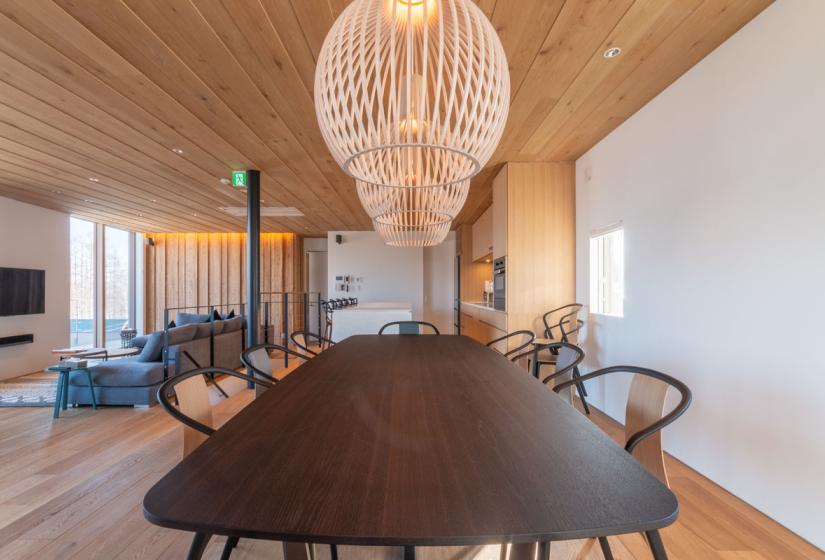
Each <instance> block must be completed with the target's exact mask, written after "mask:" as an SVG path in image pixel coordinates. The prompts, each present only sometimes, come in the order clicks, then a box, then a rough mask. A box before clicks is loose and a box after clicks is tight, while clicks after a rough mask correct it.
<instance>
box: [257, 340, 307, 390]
mask: <svg viewBox="0 0 825 560" xmlns="http://www.w3.org/2000/svg"><path fill="white" fill-rule="evenodd" d="M270 352H281V353H283V354H286V355H287V356H292V357H294V358H298V360H297V362H296V363H295V364H293V365H291V366H289V367H287V368H286V371H287V372H290V371H292V370H293V369H295V368H296V367H298V366H299V365H301V364H303V363H305V362H307V361H308V360H311V359H312V356H308V355H307V354H303V353H301V352H296V351H295V350H291V349H289V348H286V347H284V346H281V345H280V344H258V345H257V346H252V347H250V348H247V349H246V350H244V351H243V352H241V363H242V364H243V365H244V367H245V368H246V372H247V373H248V374H249V375H251V376H254V377H261V378H263V379H265V380H266V381H268V382H269V383H270V384H273V383H277V382H278V379H276V378H275V372H274V370H273V368H272V358H270V356H269V354H270Z"/></svg>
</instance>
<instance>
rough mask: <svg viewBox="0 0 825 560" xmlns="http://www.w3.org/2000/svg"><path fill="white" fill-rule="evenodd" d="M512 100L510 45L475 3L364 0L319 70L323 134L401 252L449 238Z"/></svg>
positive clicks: (336, 29)
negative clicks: (507, 53)
mask: <svg viewBox="0 0 825 560" xmlns="http://www.w3.org/2000/svg"><path fill="white" fill-rule="evenodd" d="M509 99H510V78H509V72H508V68H507V59H506V57H505V54H504V49H503V47H502V45H501V41H500V40H499V38H498V35H497V34H496V32H495V30H494V29H493V26H492V25H491V24H490V22H489V20H487V18H486V17H485V16H484V14H483V13H482V12H481V10H480V9H479V8H478V7H477V6H476V5H475V4H474V3H473V2H472V1H471V0H355V1H354V2H353V3H352V4H350V5H349V6H348V7H347V8H346V9H345V10H344V11H343V13H342V14H341V16H340V17H339V18H338V19H337V20H336V21H335V23H334V24H333V26H332V29H331V30H330V32H329V34H328V35H327V38H326V40H325V41H324V45H323V47H322V49H321V53H320V56H319V58H318V65H317V68H316V72H315V109H316V113H317V117H318V123H319V125H320V128H321V133H322V135H323V138H324V140H325V142H326V144H327V146H328V147H329V149H330V152H331V153H332V155H333V157H334V158H335V160H336V161H337V162H338V164H339V165H340V166H341V168H342V169H343V170H344V171H345V172H346V173H347V174H349V175H350V176H351V177H353V178H354V179H355V180H356V186H357V190H358V195H359V198H360V200H361V202H362V204H363V205H364V208H365V209H366V210H367V213H368V214H369V216H370V218H372V220H373V224H374V225H375V227H376V230H377V231H378V232H379V233H380V234H381V235H382V237H383V238H384V240H385V241H386V242H387V243H389V244H392V245H403V246H427V245H435V244H438V243H440V242H441V241H443V239H444V237H445V236H446V234H447V232H449V228H450V223H451V222H452V220H453V219H454V218H455V216H456V215H457V214H458V212H459V211H460V210H461V208H462V206H463V205H464V202H465V200H466V198H467V192H468V190H469V186H470V178H471V177H473V176H474V175H475V174H476V173H478V172H479V171H480V170H481V169H482V168H483V167H484V165H485V164H486V163H487V161H488V160H489V159H490V157H491V156H492V154H493V152H494V150H495V148H496V146H497V145H498V142H499V140H500V139H501V135H502V132H503V131H504V124H505V122H506V120H507V111H508V106H509ZM445 223H446V225H445ZM442 233H443V235H442Z"/></svg>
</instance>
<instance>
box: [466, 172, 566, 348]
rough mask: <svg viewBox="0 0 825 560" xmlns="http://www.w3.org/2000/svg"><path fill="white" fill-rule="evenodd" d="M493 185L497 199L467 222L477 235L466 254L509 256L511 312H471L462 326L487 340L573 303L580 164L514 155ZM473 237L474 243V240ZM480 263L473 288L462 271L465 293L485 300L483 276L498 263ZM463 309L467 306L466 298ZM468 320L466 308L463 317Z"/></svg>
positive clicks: (472, 275)
mask: <svg viewBox="0 0 825 560" xmlns="http://www.w3.org/2000/svg"><path fill="white" fill-rule="evenodd" d="M492 188H493V204H492V206H491V207H490V208H488V209H487V211H485V212H484V214H482V215H481V217H480V218H479V219H478V220H477V221H476V223H475V224H473V225H472V226H462V227H466V228H468V229H469V228H470V227H471V228H472V240H470V239H466V238H465V239H462V246H463V247H465V252H464V253H463V255H467V253H470V254H472V259H473V261H476V260H477V259H485V258H490V257H492V258H500V257H506V258H507V276H506V294H505V305H506V311H507V312H506V313H501V312H499V313H498V317H499V319H497V320H498V322H495V321H491V320H489V317H488V318H487V319H482V318H481V317H480V316H479V315H478V314H473V313H471V312H467V315H469V322H467V326H466V328H462V334H466V335H467V336H470V337H472V338H475V339H476V340H479V341H482V342H489V341H490V340H492V339H494V338H496V337H497V336H502V335H503V334H504V333H505V332H513V331H516V330H520V329H528V330H531V331H533V332H535V333H541V332H542V329H543V325H542V323H541V316H542V315H543V314H544V313H545V312H547V311H549V310H550V309H554V308H556V307H560V306H562V305H565V304H568V303H573V302H574V301H575V297H576V291H575V264H576V263H575V258H576V252H575V243H576V199H575V196H576V192H575V169H574V165H573V164H572V163H568V162H563V163H544V162H542V163H520V162H518V163H507V164H505V165H504V167H503V168H502V169H501V171H500V172H499V173H498V175H496V177H495V178H494V179H493V182H492ZM465 233H469V231H466V232H465ZM470 243H472V247H467V245H470ZM491 252H492V255H491V254H490V253H491ZM464 258H465V257H464V256H462V259H464ZM485 264H486V263H485ZM478 266H481V264H479V263H476V262H473V263H472V266H469V267H467V272H468V275H467V276H466V281H467V287H468V288H469V289H467V290H465V278H462V290H461V295H460V297H461V299H462V300H463V301H464V302H467V301H469V302H473V301H478V298H479V295H478V294H479V293H480V292H481V289H482V286H483V279H488V280H489V279H490V272H491V271H490V269H489V268H488V269H484V270H481V271H480V272H479V273H476V270H475V268H476V267H478ZM487 266H490V265H487ZM462 274H464V261H463V260H462ZM462 311H466V310H465V306H464V305H462ZM482 311H484V310H482ZM489 312H490V313H494V312H493V311H492V310H489ZM466 320H468V318H466V317H464V315H462V321H466ZM488 328H493V329H495V332H493V331H489V330H487V329H488Z"/></svg>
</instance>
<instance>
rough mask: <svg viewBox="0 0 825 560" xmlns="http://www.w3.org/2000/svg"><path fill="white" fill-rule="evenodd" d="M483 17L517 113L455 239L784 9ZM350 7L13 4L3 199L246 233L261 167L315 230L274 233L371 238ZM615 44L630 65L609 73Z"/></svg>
mask: <svg viewBox="0 0 825 560" xmlns="http://www.w3.org/2000/svg"><path fill="white" fill-rule="evenodd" d="M475 1H476V3H477V4H478V6H479V7H480V8H481V9H482V11H484V13H485V14H487V16H488V17H489V18H490V19H491V21H492V23H493V25H494V27H495V28H496V29H497V30H498V32H499V34H500V36H501V38H502V43H503V45H504V47H505V51H506V52H507V55H508V62H509V65H510V71H511V82H512V95H511V97H512V104H511V108H510V119H509V121H508V124H507V127H506V130H505V133H504V137H503V139H502V142H501V145H500V146H499V148H498V150H497V151H496V153H495V155H494V156H493V158H492V159H491V161H490V162H489V164H488V166H487V168H486V169H484V170H482V172H481V173H480V174H479V175H478V176H477V177H476V178H475V179H474V180H473V185H472V188H471V190H470V194H469V197H468V201H467V204H466V205H465V208H464V210H463V211H462V212H461V214H460V216H459V217H458V219H457V220H456V222H455V223H456V224H460V223H462V222H464V221H473V220H474V219H475V218H476V217H478V215H479V214H480V213H481V212H482V211H483V210H484V208H485V207H486V206H487V205H489V202H490V183H491V180H492V177H493V176H494V175H495V173H496V172H497V171H498V169H499V168H500V166H501V164H502V163H503V162H505V161H560V160H571V159H575V158H577V157H578V156H580V155H581V154H582V153H583V152H585V151H586V150H587V149H589V148H590V147H592V146H593V145H594V144H595V143H596V142H598V141H599V140H600V139H602V138H603V137H604V136H605V135H607V134H608V133H609V132H610V131H611V130H613V129H614V128H615V127H616V126H618V124H620V123H621V122H623V121H624V120H625V119H627V118H628V117H629V116H630V115H632V114H633V113H634V112H635V111H637V110H638V109H639V108H641V107H642V106H643V105H644V104H645V103H647V102H648V101H649V100H650V99H651V98H653V97H654V96H655V95H657V94H658V93H659V92H661V91H662V90H663V89H664V88H665V87H667V86H668V85H669V84H670V83H672V82H673V81H674V80H676V79H677V78H678V77H679V76H681V75H682V74H683V73H684V72H686V71H687V70H688V69H689V68H690V67H692V66H693V65H694V64H696V62H698V61H699V60H701V59H702V58H703V57H704V56H705V55H707V54H708V53H709V52H710V51H712V50H713V49H714V48H716V46H718V45H719V44H721V42H723V41H724V40H725V39H727V38H728V37H730V35H732V34H733V33H735V32H736V31H737V30H738V29H739V28H740V27H741V26H742V25H744V24H745V23H747V22H748V21H749V20H750V19H751V18H753V17H754V16H755V15H756V14H758V13H759V12H760V11H761V10H763V9H764V8H765V7H766V6H767V5H769V4H770V3H771V0H508V1H506V2H505V1H503V0H475ZM347 5H348V0H257V1H254V2H249V1H246V0H198V1H197V2H192V1H191V0H120V1H111V0H82V1H81V0H42V1H38V2H31V1H30V0H4V1H3V2H2V3H0V195H3V196H9V197H11V198H16V199H18V200H23V201H28V202H32V203H34V204H39V205H41V206H44V207H48V208H54V209H59V210H61V211H69V212H72V213H74V214H76V215H78V216H83V217H87V218H90V219H95V220H98V221H104V222H108V223H112V224H114V225H119V226H122V227H131V228H136V229H142V230H149V231H173V230H178V231H233V230H235V231H237V230H240V229H242V228H243V224H244V222H245V220H243V219H241V218H235V217H232V216H228V215H227V214H225V213H224V212H222V211H220V210H218V208H219V207H221V206H230V205H232V206H241V205H243V204H244V200H245V196H244V195H243V193H240V192H238V191H234V190H232V189H231V188H229V187H227V186H225V185H223V184H222V183H221V182H220V179H221V178H225V177H228V175H229V172H230V171H231V170H232V169H237V168H242V167H257V168H258V169H261V171H262V185H261V186H262V198H263V199H264V200H265V201H266V204H267V205H277V206H295V207H297V208H298V209H300V210H301V211H302V212H304V213H305V214H306V217H305V218H283V219H271V218H264V219H263V220H262V224H263V227H264V228H265V229H268V230H269V231H275V230H284V231H294V232H297V233H301V234H311V235H319V234H323V233H325V232H326V231H328V230H331V229H368V228H369V227H370V223H369V219H368V218H367V216H366V214H365V213H364V212H363V210H362V209H361V206H360V204H359V202H358V198H357V195H356V193H355V188H354V185H353V182H352V180H351V179H350V178H349V177H347V176H346V175H345V174H344V173H343V172H342V171H341V170H340V169H338V166H337V164H335V162H334V160H333V159H332V157H331V155H330V154H329V151H328V150H327V149H326V146H325V145H324V143H323V140H322V137H321V134H320V131H319V130H318V126H317V122H316V120H315V110H314V107H313V98H312V89H313V84H314V72H315V61H316V60H317V57H318V53H319V51H320V48H321V45H322V43H323V40H324V37H325V36H326V33H327V32H328V30H329V27H330V26H331V25H332V22H333V21H334V19H335V18H336V17H338V15H340V13H341V11H342V10H343V9H344V8H345V7H346V6H347ZM610 46H619V47H621V48H622V50H623V53H622V55H621V56H620V57H618V58H615V59H611V60H606V59H604V58H603V57H602V52H603V51H604V50H605V49H606V48H607V47H610ZM172 148H181V149H183V151H184V153H183V154H180V155H179V154H176V153H174V152H173V151H172ZM89 177H97V178H100V179H101V181H100V182H99V183H91V182H90V181H88V178H89ZM86 200H94V202H93V203H88V202H86ZM140 214H143V216H140Z"/></svg>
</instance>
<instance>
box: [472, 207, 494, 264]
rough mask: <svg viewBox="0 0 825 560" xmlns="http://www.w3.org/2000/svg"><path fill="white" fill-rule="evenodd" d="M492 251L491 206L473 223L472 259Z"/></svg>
mask: <svg viewBox="0 0 825 560" xmlns="http://www.w3.org/2000/svg"><path fill="white" fill-rule="evenodd" d="M492 252H493V212H492V207H490V208H488V209H487V210H486V211H485V212H484V214H482V215H481V216H480V217H479V218H478V220H476V223H474V224H473V260H474V261H477V260H480V259H483V258H484V257H486V256H487V255H489V254H490V253H492Z"/></svg>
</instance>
